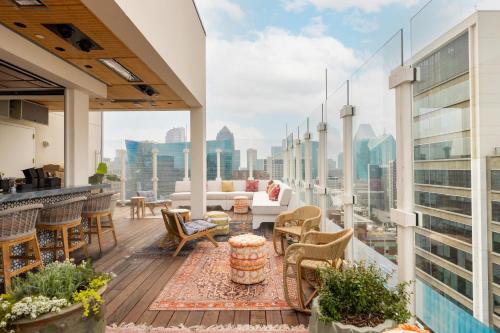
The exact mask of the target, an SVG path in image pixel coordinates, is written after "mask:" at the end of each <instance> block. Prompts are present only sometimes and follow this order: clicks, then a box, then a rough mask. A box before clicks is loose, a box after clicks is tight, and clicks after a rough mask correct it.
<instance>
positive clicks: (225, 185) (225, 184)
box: [222, 180, 234, 192]
mask: <svg viewBox="0 0 500 333" xmlns="http://www.w3.org/2000/svg"><path fill="white" fill-rule="evenodd" d="M233 191H234V185H233V182H232V181H224V180H223V181H222V192H233Z"/></svg>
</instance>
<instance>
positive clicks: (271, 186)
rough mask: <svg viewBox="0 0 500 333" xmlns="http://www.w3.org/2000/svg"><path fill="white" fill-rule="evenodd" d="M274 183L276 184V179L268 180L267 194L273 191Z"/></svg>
mask: <svg viewBox="0 0 500 333" xmlns="http://www.w3.org/2000/svg"><path fill="white" fill-rule="evenodd" d="M273 185H274V181H273V180H270V181H268V182H267V184H266V192H267V194H269V191H271V189H272V188H273Z"/></svg>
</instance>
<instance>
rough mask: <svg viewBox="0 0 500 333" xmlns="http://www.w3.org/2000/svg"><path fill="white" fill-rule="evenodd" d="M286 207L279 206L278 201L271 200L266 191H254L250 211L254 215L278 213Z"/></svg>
mask: <svg viewBox="0 0 500 333" xmlns="http://www.w3.org/2000/svg"><path fill="white" fill-rule="evenodd" d="M287 209H288V208H287V207H286V206H280V205H279V202H278V201H271V200H269V197H268V195H267V193H266V192H256V193H254V196H253V202H252V213H253V214H254V215H278V214H280V213H282V212H284V211H286V210H287Z"/></svg>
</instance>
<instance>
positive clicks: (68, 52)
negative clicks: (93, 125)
mask: <svg viewBox="0 0 500 333" xmlns="http://www.w3.org/2000/svg"><path fill="white" fill-rule="evenodd" d="M43 3H44V4H45V7H41V8H38V7H35V8H23V7H18V6H16V5H15V4H14V2H12V1H11V0H0V23H2V24H3V25H5V26H6V27H8V28H9V29H11V30H13V31H15V32H17V33H19V34H20V35H22V36H24V37H25V38H27V39H29V40H31V41H32V42H34V43H36V44H37V45H39V46H41V47H43V48H44V49H46V50H47V51H49V52H51V53H53V54H55V55H56V56H58V57H60V58H62V59H64V60H66V61H68V62H69V63H71V64H73V65H74V66H76V67H78V68H80V69H81V70H82V71H85V72H87V73H88V74H90V75H91V76H93V77H95V78H96V79H98V80H100V81H102V82H104V83H106V84H107V86H108V97H107V99H106V100H91V102H90V106H91V109H93V110H130V109H131V110H169V109H170V110H179V109H187V108H188V105H187V104H186V103H185V102H184V101H183V100H182V99H181V98H180V97H179V96H177V94H176V93H175V92H174V91H173V90H172V89H171V88H170V87H169V86H168V82H163V81H162V80H161V79H160V78H159V77H158V76H157V75H156V74H155V72H154V69H152V68H149V67H148V66H147V64H145V63H144V62H143V61H142V60H141V59H139V58H138V57H137V56H136V55H135V54H134V53H133V52H132V51H131V50H130V49H129V48H128V47H126V46H125V45H124V44H123V43H122V42H121V41H120V40H119V39H118V38H117V37H116V36H115V35H114V34H113V33H112V32H111V31H110V30H109V29H108V28H107V27H106V26H105V25H104V24H103V23H102V22H101V21H99V20H98V19H97V18H96V17H95V16H94V14H93V13H92V12H90V11H89V10H88V9H87V7H85V6H84V5H83V4H82V3H81V2H80V0H43ZM16 22H18V23H22V25H25V26H26V27H19V26H18V25H16V24H15V23H16ZM63 23H64V24H72V25H74V26H75V27H77V28H78V29H79V30H80V31H82V32H83V33H84V34H86V35H87V36H88V37H90V38H91V39H92V40H93V41H95V42H96V43H97V44H99V46H101V47H102V50H92V51H90V52H84V51H81V50H80V49H78V48H76V47H74V46H73V45H72V44H70V43H68V42H67V41H66V40H64V39H62V38H61V37H59V36H58V35H57V34H55V33H54V32H52V31H51V30H49V29H48V28H46V27H45V26H44V25H43V24H63ZM56 48H63V49H64V51H59V50H57V49H56ZM100 58H113V59H115V60H117V61H118V62H119V63H120V64H121V65H122V66H124V67H125V68H127V69H128V70H129V71H131V72H132V73H134V74H135V75H136V76H138V77H139V78H140V79H141V82H134V83H131V82H128V81H127V80H125V79H123V78H122V77H121V76H120V75H118V74H116V73H115V72H114V71H112V70H111V69H109V68H108V67H106V66H105V65H103V64H102V63H101V62H100V61H99V59H100ZM137 84H147V85H149V86H151V87H153V88H154V89H155V90H156V91H157V92H158V93H159V94H158V96H148V95H146V94H144V93H142V92H140V91H139V90H137V89H136V88H135V87H134V86H133V85H137ZM0 89H1V87H0ZM36 102H38V103H41V104H45V105H47V106H48V107H49V109H50V110H61V109H62V107H63V101H53V100H51V101H44V100H42V99H40V100H36Z"/></svg>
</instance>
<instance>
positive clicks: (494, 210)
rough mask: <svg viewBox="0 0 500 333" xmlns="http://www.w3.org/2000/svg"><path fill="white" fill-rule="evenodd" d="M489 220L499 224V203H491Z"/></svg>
mask: <svg viewBox="0 0 500 333" xmlns="http://www.w3.org/2000/svg"><path fill="white" fill-rule="evenodd" d="M491 219H492V220H493V221H495V222H500V201H492V202H491Z"/></svg>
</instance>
